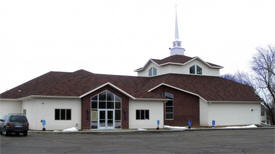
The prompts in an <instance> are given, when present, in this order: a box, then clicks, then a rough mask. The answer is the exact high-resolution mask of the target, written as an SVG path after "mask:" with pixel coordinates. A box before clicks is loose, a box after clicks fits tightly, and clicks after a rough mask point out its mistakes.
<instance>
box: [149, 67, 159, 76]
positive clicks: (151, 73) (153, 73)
mask: <svg viewBox="0 0 275 154" xmlns="http://www.w3.org/2000/svg"><path fill="white" fill-rule="evenodd" d="M157 75H158V70H157V68H155V67H150V69H149V72H148V76H150V77H152V76H157Z"/></svg>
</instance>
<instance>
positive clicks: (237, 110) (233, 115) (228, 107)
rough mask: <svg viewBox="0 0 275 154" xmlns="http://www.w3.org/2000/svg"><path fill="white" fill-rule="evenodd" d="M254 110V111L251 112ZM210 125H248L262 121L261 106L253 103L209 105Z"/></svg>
mask: <svg viewBox="0 0 275 154" xmlns="http://www.w3.org/2000/svg"><path fill="white" fill-rule="evenodd" d="M252 109H253V111H251V110H252ZM208 111H209V113H208V116H209V117H208V125H209V126H211V125H212V120H215V121H216V125H217V126H218V125H248V124H259V123H260V121H261V105H260V104H252V103H250V104H249V103H222V102H221V103H209V106H208Z"/></svg>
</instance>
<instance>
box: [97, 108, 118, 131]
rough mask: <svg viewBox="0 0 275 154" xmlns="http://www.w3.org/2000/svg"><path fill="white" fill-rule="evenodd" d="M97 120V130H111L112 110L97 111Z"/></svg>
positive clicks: (112, 124) (112, 122) (112, 125)
mask: <svg viewBox="0 0 275 154" xmlns="http://www.w3.org/2000/svg"><path fill="white" fill-rule="evenodd" d="M98 112H99V114H98V115H99V118H98V119H99V120H98V128H99V129H112V128H114V119H115V117H114V110H111V109H99V110H98Z"/></svg>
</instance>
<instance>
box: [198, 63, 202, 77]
mask: <svg viewBox="0 0 275 154" xmlns="http://www.w3.org/2000/svg"><path fill="white" fill-rule="evenodd" d="M197 74H200V75H201V74H202V69H201V67H199V66H198V65H197Z"/></svg>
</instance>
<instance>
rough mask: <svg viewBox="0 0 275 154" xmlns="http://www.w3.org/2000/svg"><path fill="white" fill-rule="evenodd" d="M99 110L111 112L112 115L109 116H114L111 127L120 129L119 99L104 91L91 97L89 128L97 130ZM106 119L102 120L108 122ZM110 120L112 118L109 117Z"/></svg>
mask: <svg viewBox="0 0 275 154" xmlns="http://www.w3.org/2000/svg"><path fill="white" fill-rule="evenodd" d="M99 110H101V111H104V110H105V111H106V112H107V111H112V112H114V113H112V114H110V115H112V116H114V119H115V121H114V123H113V122H112V121H111V122H112V125H114V126H115V128H120V127H121V98H120V97H118V96H117V95H115V94H113V93H112V92H110V91H109V90H104V91H103V92H101V93H99V94H97V95H95V96H93V97H91V128H98V123H99V121H98V117H99V112H98V111H99ZM108 118H110V117H106V119H104V120H109V119H108ZM111 118H112V117H111Z"/></svg>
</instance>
